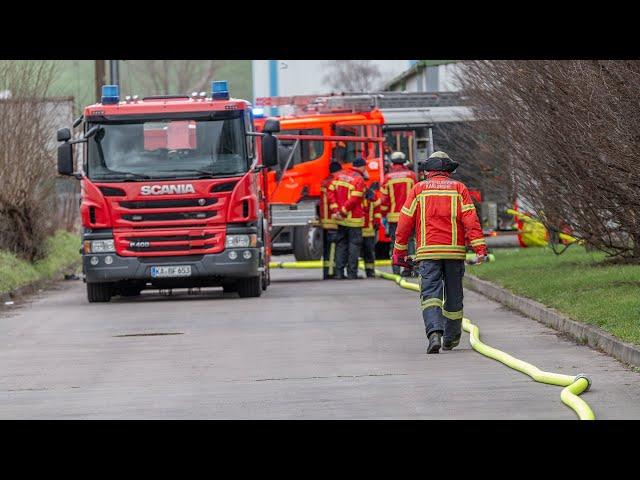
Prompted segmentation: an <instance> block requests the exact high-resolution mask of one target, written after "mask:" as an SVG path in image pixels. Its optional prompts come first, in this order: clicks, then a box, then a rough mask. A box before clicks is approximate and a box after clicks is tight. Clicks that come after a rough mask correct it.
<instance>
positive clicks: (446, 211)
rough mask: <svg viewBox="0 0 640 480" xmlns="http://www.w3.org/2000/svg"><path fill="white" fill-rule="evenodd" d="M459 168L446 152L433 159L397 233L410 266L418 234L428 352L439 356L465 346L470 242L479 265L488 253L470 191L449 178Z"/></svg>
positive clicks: (397, 252)
mask: <svg viewBox="0 0 640 480" xmlns="http://www.w3.org/2000/svg"><path fill="white" fill-rule="evenodd" d="M457 167H458V163H457V162H454V161H452V160H451V159H450V158H449V156H448V155H447V154H446V153H444V152H434V153H433V154H432V155H431V156H430V157H429V159H428V160H427V162H426V163H425V165H424V168H425V170H426V171H427V177H426V179H425V181H423V182H420V183H418V184H417V185H416V186H415V187H413V189H412V190H411V191H410V192H409V196H408V198H407V201H406V202H405V204H404V206H403V207H402V210H401V213H400V221H399V222H398V229H397V231H396V240H395V245H394V250H393V264H394V265H401V266H405V267H410V266H411V265H410V263H409V261H408V258H407V249H408V242H409V238H410V236H411V235H412V233H413V232H414V231H415V238H416V244H417V249H416V256H415V260H416V261H418V262H419V266H418V270H419V273H420V276H421V277H422V283H421V294H420V304H421V307H422V316H423V319H424V325H425V328H426V333H427V338H428V342H429V344H428V347H427V353H438V352H439V351H440V347H441V346H442V348H444V349H445V350H451V349H452V348H454V347H455V346H457V345H458V344H459V343H460V335H461V327H462V277H463V276H464V261H465V258H466V247H465V240H466V241H467V242H468V243H469V244H470V245H471V247H472V248H473V249H474V250H475V252H476V254H477V256H478V263H482V262H483V261H485V260H486V254H487V246H486V243H485V240H484V236H483V234H482V229H481V228H480V222H479V221H478V216H477V215H476V210H475V207H474V205H473V202H472V201H471V196H470V195H469V191H468V190H467V187H466V186H465V185H464V184H463V183H461V182H458V181H456V180H452V179H451V178H449V176H450V175H451V173H452V172H453V171H454V170H455V169H456V168H457Z"/></svg>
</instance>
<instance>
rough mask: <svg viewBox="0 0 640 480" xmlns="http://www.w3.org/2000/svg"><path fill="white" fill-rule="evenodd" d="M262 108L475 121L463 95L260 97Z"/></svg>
mask: <svg viewBox="0 0 640 480" xmlns="http://www.w3.org/2000/svg"><path fill="white" fill-rule="evenodd" d="M256 106H259V107H267V106H270V107H281V106H288V107H292V108H293V110H294V113H293V114H294V115H296V114H298V115H299V114H308V113H313V112H317V113H337V112H351V113H355V112H367V111H371V110H373V109H374V108H377V109H378V110H380V112H382V115H383V116H384V118H385V124H387V125H396V124H407V125H410V124H424V123H430V124H433V123H443V122H459V121H472V120H474V119H475V118H474V116H473V112H472V110H471V109H470V108H469V107H468V106H467V98H466V97H465V96H463V95H461V94H460V93H459V92H342V93H339V94H335V93H330V94H320V95H294V96H289V97H260V98H257V99H256Z"/></svg>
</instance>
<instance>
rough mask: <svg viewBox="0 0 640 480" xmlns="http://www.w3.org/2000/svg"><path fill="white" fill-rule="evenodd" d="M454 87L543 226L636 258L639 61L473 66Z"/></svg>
mask: <svg viewBox="0 0 640 480" xmlns="http://www.w3.org/2000/svg"><path fill="white" fill-rule="evenodd" d="M461 83H462V87H463V90H464V92H465V93H466V94H467V95H469V97H470V98H471V100H472V103H473V106H474V108H475V112H476V115H477V116H478V117H479V118H480V119H482V121H481V122H479V123H478V124H477V126H478V128H479V129H480V131H482V133H483V134H484V135H486V136H487V137H490V138H492V139H493V140H494V141H495V142H497V143H498V144H499V148H500V149H501V150H502V151H503V152H506V155H508V158H507V162H508V163H509V164H510V165H511V168H512V176H513V178H514V188H515V189H516V191H517V193H518V196H519V197H521V198H523V199H525V200H526V201H527V202H528V203H529V204H530V205H531V207H532V209H533V210H534V211H535V212H536V213H537V214H538V216H540V217H541V218H542V219H543V221H544V223H545V224H546V226H547V228H549V229H551V230H552V231H554V230H559V229H565V228H569V229H571V231H572V232H573V234H574V235H575V236H577V237H579V238H582V239H584V240H585V241H586V243H588V244H589V245H591V246H592V247H594V248H597V249H599V250H602V251H605V252H607V253H608V254H610V255H615V256H618V257H620V258H622V259H624V260H627V261H634V262H637V261H640V162H639V161H638V158H640V133H639V132H640V105H639V104H638V101H637V92H638V91H640V90H639V89H640V62H639V61H597V60H575V61H476V62H468V63H466V64H465V69H464V76H463V77H461Z"/></svg>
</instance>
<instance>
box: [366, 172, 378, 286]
mask: <svg viewBox="0 0 640 480" xmlns="http://www.w3.org/2000/svg"><path fill="white" fill-rule="evenodd" d="M376 189H377V182H376V183H375V184H374V185H371V187H370V188H368V189H367V191H366V192H365V194H364V200H363V201H362V208H363V210H364V227H363V228H362V258H363V260H364V270H365V272H366V274H367V278H374V277H375V268H376V228H377V226H376V220H378V219H379V218H380V217H381V214H380V199H377V200H376Z"/></svg>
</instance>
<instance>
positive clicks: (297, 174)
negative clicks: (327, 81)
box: [254, 92, 472, 260]
mask: <svg viewBox="0 0 640 480" xmlns="http://www.w3.org/2000/svg"><path fill="white" fill-rule="evenodd" d="M458 104H459V95H458V94H448V93H426V92H423V93H397V92H377V93H376V92H374V93H343V94H340V95H332V94H331V95H306V96H293V97H266V98H258V99H256V106H257V107H261V109H264V108H270V107H271V108H279V109H287V110H289V112H288V113H287V114H285V115H282V116H280V117H279V120H280V128H281V131H280V134H279V135H278V139H279V140H280V144H281V145H280V165H279V166H278V167H277V168H276V169H275V171H271V172H269V174H268V191H269V199H270V202H271V218H272V222H273V230H272V246H273V250H274V251H276V252H279V251H280V252H282V251H292V252H293V254H294V255H295V257H296V259H297V260H312V259H318V258H320V256H321V253H322V232H321V229H320V227H319V225H318V222H317V218H318V199H319V196H320V184H321V182H322V180H323V179H324V178H325V177H326V176H327V175H328V173H329V163H330V162H331V161H332V160H333V159H336V160H338V161H340V162H342V163H343V164H350V163H351V162H352V161H353V160H354V159H355V158H357V157H362V158H364V159H365V161H366V164H367V172H368V174H369V180H368V181H367V184H368V186H372V185H373V184H374V183H376V182H378V183H379V184H381V183H382V181H383V179H384V162H385V156H386V154H387V153H388V152H385V149H387V150H388V151H393V150H401V151H403V152H405V153H406V154H407V160H408V162H409V163H410V164H411V165H412V167H413V168H414V169H415V170H416V171H417V164H418V160H421V159H423V158H425V157H426V156H428V155H429V154H430V153H431V152H432V151H433V148H432V145H433V138H432V133H431V132H432V130H431V127H432V126H433V125H434V124H435V123H441V122H452V121H460V120H469V119H471V118H472V114H471V112H470V111H469V110H468V109H466V107H460V106H458ZM261 114H262V112H258V111H257V109H256V110H254V116H255V117H256V120H255V122H256V129H257V130H258V131H261V129H262V125H263V124H264V121H265V118H264V117H262V118H260V117H261ZM287 134H291V135H301V136H304V137H305V138H306V139H308V140H304V141H299V139H294V138H293V137H291V139H290V140H287ZM321 135H322V136H325V139H324V140H323V139H321V138H318V137H319V136H321ZM331 136H333V137H336V138H335V139H334V140H330V141H327V140H328V137H331ZM338 137H340V138H338ZM312 138H315V139H312ZM377 241H378V244H377V254H378V256H379V257H382V256H385V255H388V251H389V244H388V242H389V237H388V236H387V235H386V231H385V228H379V229H378V239H377Z"/></svg>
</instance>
